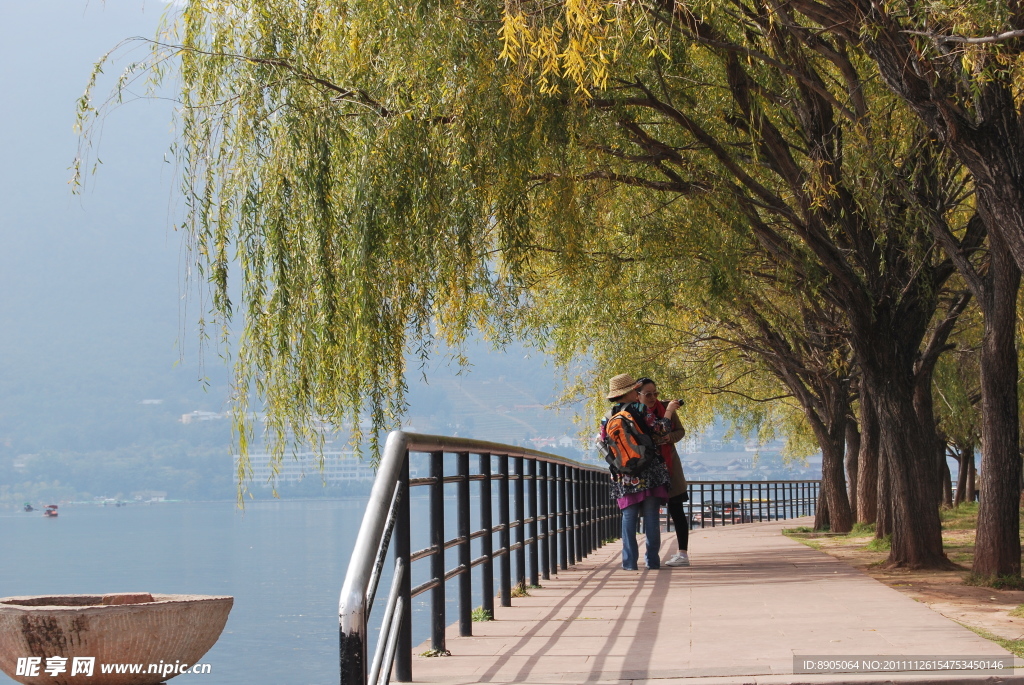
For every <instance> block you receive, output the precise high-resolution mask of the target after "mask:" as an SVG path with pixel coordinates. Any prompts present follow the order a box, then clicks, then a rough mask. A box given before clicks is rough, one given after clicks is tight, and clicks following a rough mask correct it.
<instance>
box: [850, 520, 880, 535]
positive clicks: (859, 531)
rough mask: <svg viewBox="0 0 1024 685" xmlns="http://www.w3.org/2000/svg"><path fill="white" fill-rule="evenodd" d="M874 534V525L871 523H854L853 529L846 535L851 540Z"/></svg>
mask: <svg viewBox="0 0 1024 685" xmlns="http://www.w3.org/2000/svg"><path fill="white" fill-rule="evenodd" d="M874 534H875V524H873V523H855V524H853V528H851V529H850V532H849V533H848V534H847V535H848V536H849V537H851V538H862V537H864V536H865V535H874Z"/></svg>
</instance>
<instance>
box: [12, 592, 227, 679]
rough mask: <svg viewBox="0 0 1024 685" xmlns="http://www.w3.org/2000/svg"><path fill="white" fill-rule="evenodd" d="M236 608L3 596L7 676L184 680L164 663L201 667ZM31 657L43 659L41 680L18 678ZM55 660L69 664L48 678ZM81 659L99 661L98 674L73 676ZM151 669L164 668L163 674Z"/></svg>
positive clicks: (205, 600)
mask: <svg viewBox="0 0 1024 685" xmlns="http://www.w3.org/2000/svg"><path fill="white" fill-rule="evenodd" d="M233 602H234V598H232V597H213V596H208V595H159V594H154V595H150V594H148V593H134V594H116V595H60V596H35V597H4V598H0V670H2V671H3V672H4V673H6V674H7V675H9V676H10V677H11V678H13V679H14V680H16V681H18V682H19V683H25V684H26V685H44V684H45V685H155V684H156V683H160V682H163V681H165V680H167V679H168V678H172V677H174V676H175V675H178V673H174V672H170V673H165V672H164V671H168V670H169V669H167V668H163V666H162V664H174V665H175V666H177V664H187V665H189V666H191V665H193V664H195V663H197V662H198V661H199V659H200V658H201V657H202V656H203V654H205V653H206V652H207V651H208V650H209V649H210V647H212V646H213V643H215V642H216V641H217V638H219V637H220V634H221V631H223V630H224V624H225V623H227V620H228V612H230V611H231V605H232V604H233ZM25 657H41V658H42V662H41V665H40V666H39V672H38V675H35V676H26V675H16V673H17V666H18V659H19V658H25ZM49 657H63V658H66V659H67V661H66V664H65V669H64V671H63V672H61V673H57V674H54V675H50V674H48V673H46V670H45V669H46V666H47V658H49ZM75 657H94V658H95V666H94V670H93V673H92V675H91V676H90V675H85V674H84V673H79V674H77V675H74V676H72V675H71V673H72V663H73V660H74V658H75ZM161 662H162V664H161ZM23 663H25V662H23ZM57 663H58V664H59V663H60V662H59V661H58V662H57ZM105 664H142V668H141V670H142V672H141V673H102V671H101V667H102V665H105ZM149 664H158V665H160V666H159V668H157V669H156V670H157V672H156V673H148V672H147V671H148V670H149ZM177 670H181V669H180V668H178V669H177Z"/></svg>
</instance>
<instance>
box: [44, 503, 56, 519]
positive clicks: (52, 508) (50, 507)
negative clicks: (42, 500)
mask: <svg viewBox="0 0 1024 685" xmlns="http://www.w3.org/2000/svg"><path fill="white" fill-rule="evenodd" d="M43 516H49V517H50V518H56V517H57V505H56V504H47V505H46V511H44V512H43Z"/></svg>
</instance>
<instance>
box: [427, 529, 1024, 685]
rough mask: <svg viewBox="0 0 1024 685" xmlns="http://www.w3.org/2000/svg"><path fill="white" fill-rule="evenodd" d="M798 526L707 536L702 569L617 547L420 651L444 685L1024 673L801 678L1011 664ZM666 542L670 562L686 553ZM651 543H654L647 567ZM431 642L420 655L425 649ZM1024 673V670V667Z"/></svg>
mask: <svg viewBox="0 0 1024 685" xmlns="http://www.w3.org/2000/svg"><path fill="white" fill-rule="evenodd" d="M809 523H810V520H809V519H808V520H807V521H806V522H805V521H801V520H797V521H787V522H772V523H756V524H746V525H740V526H728V527H722V528H715V529H705V530H699V529H698V530H694V531H693V532H692V533H691V539H690V552H691V554H692V557H693V566H691V567H689V568H672V569H670V568H662V569H661V570H659V571H646V570H641V571H632V572H631V571H623V570H621V568H620V554H621V546H620V545H619V544H617V543H616V544H612V545H607V546H605V547H603V548H601V549H599V550H597V551H596V552H595V553H594V554H592V555H591V556H590V557H589V558H587V559H586V560H584V561H583V562H581V563H579V564H577V565H576V566H575V567H574V568H572V569H570V570H569V571H563V572H561V573H560V574H559V575H558V576H557V578H552V579H551V580H549V581H543V585H544V587H543V588H541V589H534V590H530V594H531V596H530V597H524V598H518V599H514V600H513V603H514V605H515V606H513V607H511V608H502V607H500V606H499V607H497V608H496V616H495V619H496V620H494V621H489V622H484V623H474V624H473V631H474V637H469V638H460V637H458V636H457V635H458V630H457V626H452V627H451V628H450V629H449V632H448V636H449V637H448V649H449V650H450V651H451V653H452V656H450V657H437V658H425V657H419V656H417V657H414V660H413V679H414V681H416V682H435V683H480V682H495V683H513V682H515V683H520V682H522V683H583V682H587V683H591V682H594V683H624V682H633V683H642V682H646V681H659V682H664V681H666V680H668V681H676V682H685V683H687V684H692V685H697V684H699V683H722V684H724V683H840V682H849V683H864V682H942V683H953V682H958V683H959V682H971V683H977V682H993V683H997V682H999V683H1001V682H1013V683H1024V676H1007V675H986V676H980V675H969V676H967V675H953V674H942V675H939V674H934V673H932V674H910V673H905V674H888V675H880V674H877V673H876V674H844V675H821V674H810V675H800V674H797V675H794V673H793V671H794V668H793V665H794V662H793V657H794V655H797V656H804V655H830V656H833V657H853V656H858V657H861V658H864V657H867V656H872V657H877V656H881V655H890V656H891V655H902V656H917V657H924V656H948V657H953V656H961V657H962V656H968V655H970V656H976V657H981V656H1003V657H1005V656H1008V653H1007V652H1006V651H1004V650H1003V649H1002V648H1000V647H999V646H998V645H996V644H995V643H993V642H990V641H988V640H985V639H983V638H980V637H978V636H977V635H975V634H974V633H972V632H971V631H969V630H967V629H966V628H963V627H961V626H959V625H957V624H956V623H954V622H952V621H950V620H948V619H946V618H944V617H943V616H941V615H939V614H937V613H935V612H934V611H932V610H931V609H929V608H928V607H927V606H925V605H923V604H919V603H917V602H915V601H914V600H912V599H910V598H908V597H906V596H904V595H902V594H900V593H899V592H897V591H896V590H893V589H892V588H889V587H887V586H885V585H883V584H881V583H879V582H877V581H875V580H873V579H872V578H870V577H868V576H866V575H864V574H863V573H861V572H859V571H857V570H855V569H853V568H852V567H850V566H848V565H846V564H844V563H843V562H841V561H839V560H837V559H834V558H832V557H830V556H828V555H826V554H824V553H822V552H818V551H815V550H813V549H810V548H809V547H806V546H805V545H802V544H800V543H798V542H794V541H793V540H790V539H789V538H787V537H785V536H783V535H781V534H780V530H781V528H782V527H783V526H786V527H792V526H796V525H809ZM663 537H667V538H669V539H666V540H665V542H664V545H663V548H662V557H663V558H666V557H667V556H668V554H670V553H672V552H674V551H675V536H674V535H668V536H663ZM642 558H643V547H642V546H641V559H642ZM427 648H429V645H424V646H421V647H420V648H418V649H416V650H415V651H416V652H417V653H419V652H422V651H424V650H426V649H427ZM1022 672H1024V671H1022Z"/></svg>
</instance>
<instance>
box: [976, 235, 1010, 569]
mask: <svg viewBox="0 0 1024 685" xmlns="http://www.w3.org/2000/svg"><path fill="white" fill-rule="evenodd" d="M989 240H990V241H991V250H990V251H989V270H988V274H987V278H986V281H987V286H988V287H987V288H986V293H985V295H986V301H985V306H984V307H983V309H984V313H985V336H984V340H983V342H982V351H981V401H982V409H983V411H982V429H981V431H982V433H981V440H982V445H984V450H985V469H984V471H983V472H982V474H981V504H980V506H979V507H978V534H977V538H976V542H975V552H974V565H973V567H972V570H973V572H974V573H975V574H976V575H979V576H983V577H992V576H1006V575H1013V576H1019V575H1020V518H1019V503H1020V478H1021V460H1020V452H1019V451H1018V447H1017V440H1018V435H1019V430H1020V426H1019V418H1018V414H1017V412H1018V406H1017V348H1016V340H1015V324H1016V314H1017V290H1018V288H1019V286H1020V277H1021V272H1020V269H1019V268H1018V267H1017V264H1016V263H1015V262H1014V261H1013V259H1012V257H1011V256H1010V255H1009V253H1008V250H1007V247H1006V244H1005V243H1004V242H1003V240H1002V237H1001V236H1000V235H999V234H997V233H993V232H991V231H990V235H989Z"/></svg>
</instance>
